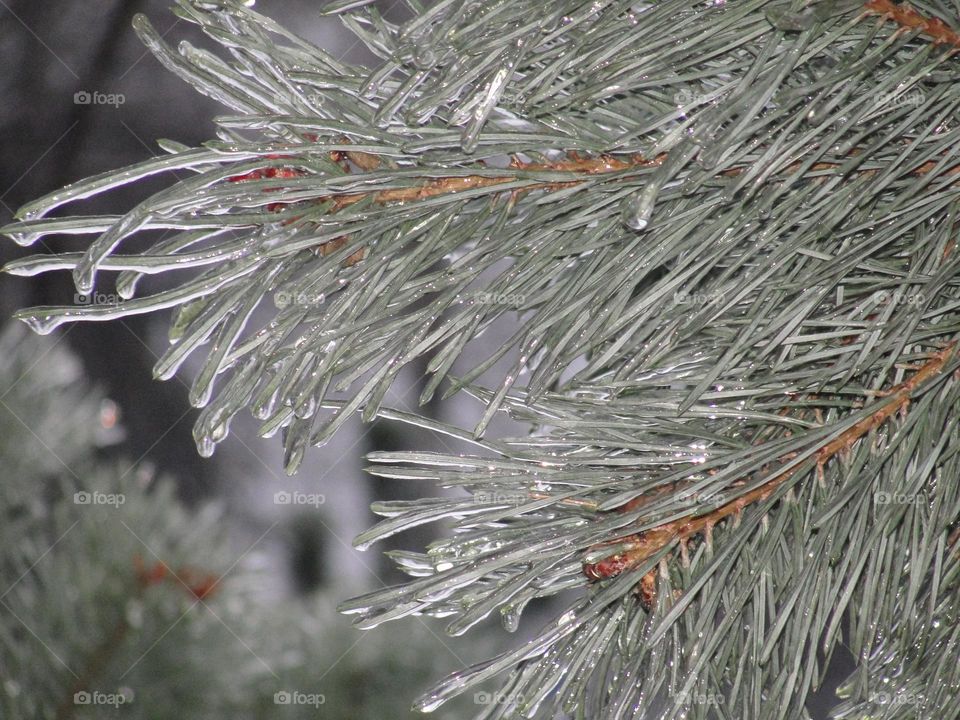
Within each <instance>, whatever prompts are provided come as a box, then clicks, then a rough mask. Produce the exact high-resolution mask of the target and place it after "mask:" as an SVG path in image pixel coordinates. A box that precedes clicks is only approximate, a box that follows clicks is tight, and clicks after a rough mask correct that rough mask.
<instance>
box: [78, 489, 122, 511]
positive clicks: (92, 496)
mask: <svg viewBox="0 0 960 720" xmlns="http://www.w3.org/2000/svg"><path fill="white" fill-rule="evenodd" d="M126 501H127V497H126V495H124V494H123V493H104V492H100V491H99V490H94V491H93V492H87V491H86V490H81V491H80V492H75V493H74V494H73V504H74V505H110V506H113V507H115V508H116V507H120V506H121V505H123V504H124V503H125V502H126Z"/></svg>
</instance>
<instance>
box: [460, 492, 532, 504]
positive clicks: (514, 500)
mask: <svg viewBox="0 0 960 720" xmlns="http://www.w3.org/2000/svg"><path fill="white" fill-rule="evenodd" d="M473 501H474V502H475V503H477V504H478V505H487V504H495V505H502V504H506V505H521V504H523V503H525V502H526V501H527V495H526V493H522V492H478V493H476V494H475V495H474V496H473Z"/></svg>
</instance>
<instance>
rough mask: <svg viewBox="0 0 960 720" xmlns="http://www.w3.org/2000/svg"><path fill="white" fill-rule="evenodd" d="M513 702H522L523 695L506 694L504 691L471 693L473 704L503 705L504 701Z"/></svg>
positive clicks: (518, 703)
mask: <svg viewBox="0 0 960 720" xmlns="http://www.w3.org/2000/svg"><path fill="white" fill-rule="evenodd" d="M508 702H510V703H513V704H515V705H520V704H523V696H522V695H515V696H508V695H507V694H506V693H495V692H483V691H481V692H475V693H474V694H473V704H474V705H505V704H506V703H508Z"/></svg>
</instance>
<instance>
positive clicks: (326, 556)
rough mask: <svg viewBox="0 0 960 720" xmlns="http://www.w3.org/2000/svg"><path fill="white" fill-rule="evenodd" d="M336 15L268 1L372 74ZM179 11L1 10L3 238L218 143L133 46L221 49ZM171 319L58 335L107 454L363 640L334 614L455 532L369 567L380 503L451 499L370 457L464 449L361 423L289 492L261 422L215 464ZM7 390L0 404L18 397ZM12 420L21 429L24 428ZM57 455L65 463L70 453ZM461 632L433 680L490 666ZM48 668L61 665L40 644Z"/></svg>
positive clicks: (406, 688) (418, 679) (9, 6)
mask: <svg viewBox="0 0 960 720" xmlns="http://www.w3.org/2000/svg"><path fill="white" fill-rule="evenodd" d="M321 5H322V3H319V2H317V0H259V1H258V2H257V6H256V9H257V10H258V11H259V12H261V13H264V14H266V15H269V16H271V17H273V18H275V19H276V20H278V21H279V22H280V23H281V24H283V25H285V26H287V27H289V28H291V29H293V30H294V31H295V32H297V33H298V34H299V35H301V36H302V37H305V38H307V39H308V40H310V41H312V42H314V43H316V44H317V45H319V46H321V47H323V48H325V49H327V50H328V51H330V52H332V53H333V54H334V55H335V56H337V57H340V58H342V59H346V60H348V61H350V62H353V63H362V64H366V63H369V62H371V61H372V58H371V57H370V56H369V55H368V54H367V53H366V50H365V48H363V47H362V46H361V45H360V44H359V43H357V42H355V40H354V38H353V36H352V35H351V34H349V33H348V32H346V31H344V30H343V28H342V27H341V26H340V24H339V22H338V21H336V20H331V19H329V18H325V17H321V15H320V13H319V8H320V6H321ZM379 5H380V9H381V12H382V13H383V14H384V16H385V17H387V18H388V19H391V20H394V21H401V20H402V19H403V18H404V16H405V13H407V12H408V8H407V7H406V6H405V5H404V4H403V3H402V2H400V0H388V1H386V2H380V3H379ZM168 6H169V2H168V0H99V1H98V2H96V3H77V2H53V1H46V0H45V1H44V2H37V0H0V53H2V57H3V58H4V62H3V67H4V70H3V71H2V72H0V91H2V96H3V99H4V102H3V103H2V105H0V156H2V157H3V162H2V163H0V225H3V224H7V223H9V222H11V221H12V219H13V214H14V213H15V212H16V210H17V208H19V207H20V206H21V205H23V204H24V203H26V202H28V201H30V200H32V199H35V198H37V197H39V196H41V195H44V194H47V193H49V192H51V191H54V190H56V189H57V188H59V187H61V186H63V185H65V184H68V183H70V182H73V181H76V180H79V179H81V178H84V177H87V176H90V175H93V174H97V173H101V172H105V171H108V170H113V169H116V168H119V167H122V166H125V165H129V164H131V163H135V162H138V161H141V160H144V159H146V158H148V157H150V156H152V155H156V154H159V149H158V147H157V144H156V139H157V138H170V139H174V140H177V141H179V142H182V143H185V144H187V145H192V146H195V145H199V144H200V143H202V142H203V141H204V140H207V139H210V138H212V137H213V136H214V131H213V123H212V122H211V118H212V117H214V116H215V115H217V114H218V113H223V112H225V110H224V108H222V107H221V106H219V105H218V104H216V103H214V102H213V101H211V100H209V99H207V98H205V97H203V96H201V95H199V94H198V93H196V92H195V91H194V90H193V89H192V88H191V87H190V86H188V85H187V84H186V83H184V82H182V81H181V80H180V79H178V78H176V77H175V76H173V75H172V74H170V73H169V72H167V71H166V70H164V69H163V68H162V67H161V65H160V64H159V63H158V62H157V61H156V60H155V59H154V58H153V56H152V55H150V54H149V53H147V52H146V51H145V50H144V48H143V47H142V45H141V44H140V42H139V40H138V39H137V37H136V36H135V34H134V32H133V31H132V29H131V20H132V18H133V16H134V15H135V14H136V13H145V14H147V15H148V16H149V17H150V19H151V21H152V22H153V24H154V25H155V26H156V27H157V28H158V29H159V30H160V32H161V33H162V34H163V35H164V36H165V38H166V40H167V41H168V42H170V43H171V44H172V45H176V44H177V43H178V42H179V41H180V40H184V39H186V40H189V41H191V42H193V43H195V44H197V45H206V46H210V43H209V41H208V40H207V39H206V38H204V37H203V36H202V35H200V34H199V33H198V32H197V31H196V29H195V28H194V27H193V26H191V25H190V24H188V23H186V22H182V21H180V20H178V19H177V18H176V17H175V16H174V15H173V14H172V13H170V12H169V7H168ZM94 93H101V94H103V95H107V96H114V97H115V98H116V102H113V103H110V104H95V103H87V102H86V99H88V98H89V96H90V95H92V94H94ZM174 179H175V178H173V177H159V178H156V179H155V180H154V181H153V182H152V183H151V182H147V183H142V184H139V185H138V186H137V187H132V188H120V189H117V190H114V191H112V192H110V193H108V194H106V195H104V196H102V197H99V198H95V199H93V200H91V201H86V202H82V203H78V204H75V205H73V206H71V208H70V209H69V211H70V212H71V213H74V214H101V213H103V214H109V213H122V212H125V211H126V210H128V209H129V208H130V207H132V206H133V205H134V204H135V203H136V202H137V201H138V200H140V199H142V198H143V197H145V196H146V195H148V194H149V193H150V192H154V191H156V190H157V189H159V188H161V187H165V186H166V185H168V184H169V183H170V182H171V181H172V180H174ZM84 241H85V240H83V239H78V238H77V237H73V238H71V237H68V236H64V237H59V238H58V237H54V238H49V239H46V240H45V241H44V242H43V243H42V244H41V245H37V246H35V247H32V248H20V247H18V246H17V245H15V244H14V243H13V242H10V241H4V242H0V262H4V263H5V262H7V261H9V260H11V259H14V258H19V257H23V256H25V255H28V254H32V253H34V252H60V251H66V250H76V249H78V243H80V242H84ZM142 289H143V291H144V292H146V291H150V290H156V289H158V286H156V285H154V286H152V287H151V286H150V285H149V283H147V284H145V285H144V286H143V287H142ZM74 292H75V290H74V288H73V285H72V281H71V278H70V276H69V273H66V272H64V273H59V274H47V275H43V276H40V277H36V278H16V277H11V276H8V275H0V317H2V318H3V320H2V323H0V324H3V325H6V324H9V322H10V321H9V320H6V318H9V317H10V315H11V313H12V312H13V311H15V310H17V309H19V308H23V307H27V306H34V305H62V304H70V303H72V302H73V301H74V298H73V295H74ZM169 320H170V317H169V315H168V314H164V313H161V314H157V315H146V316H144V315H140V316H134V317H130V318H127V319H124V320H123V321H114V322H107V323H86V324H78V325H71V326H66V327H65V328H63V329H60V330H58V331H56V332H55V333H54V334H53V336H52V338H51V342H52V343H53V346H58V347H59V348H61V349H69V351H71V352H72V353H73V354H75V356H76V357H77V358H79V360H80V363H81V365H82V374H83V375H85V376H86V378H88V379H89V381H90V382H91V383H93V384H94V385H96V386H97V387H98V388H99V389H100V390H101V391H102V392H103V393H104V395H105V397H106V400H105V403H106V404H105V405H104V406H103V407H102V408H101V420H100V421H101V423H103V424H104V425H105V426H107V425H109V427H110V428H111V429H113V430H115V432H113V433H112V435H111V439H110V442H109V443H104V445H103V447H101V448H99V449H98V453H99V455H100V456H101V457H102V459H105V460H108V461H109V460H111V459H115V460H117V461H122V462H124V463H127V464H130V465H131V466H132V465H137V466H146V467H152V468H155V470H156V472H157V473H159V474H162V475H169V476H171V477H172V478H174V479H175V482H176V486H177V493H178V495H179V498H180V500H181V501H182V502H183V503H185V504H186V505H187V506H193V507H195V506H198V505H200V504H202V503H205V502H207V501H209V500H215V501H217V502H219V503H221V504H222V505H223V506H224V507H225V515H224V518H225V522H227V523H229V525H230V528H229V530H230V536H231V538H232V542H233V545H234V546H235V547H236V548H237V549H238V554H239V550H243V549H246V548H251V547H252V548H253V550H252V551H251V552H249V553H248V554H245V556H244V557H245V559H244V562H245V563H248V564H251V563H252V564H255V565H256V566H257V567H258V570H259V571H260V572H262V573H263V574H264V577H265V580H264V582H263V587H262V590H263V591H264V592H267V593H271V594H274V595H275V596H276V597H277V599H278V601H287V600H289V599H290V598H298V597H299V598H304V599H310V598H316V597H321V598H327V599H329V602H328V601H327V600H324V602H325V603H326V604H323V603H321V605H320V606H321V607H324V608H326V609H327V610H328V611H329V612H323V613H322V616H321V614H320V613H319V611H317V610H316V609H315V608H316V607H317V606H316V605H310V606H308V605H304V607H309V608H312V609H308V610H305V612H313V613H315V614H316V615H317V616H316V617H315V618H314V619H315V621H316V622H317V623H320V624H323V625H325V626H329V625H333V626H344V627H347V626H348V625H349V618H345V617H343V616H340V615H337V614H336V613H334V612H333V611H332V603H333V602H335V601H337V600H343V599H346V598H348V597H350V596H352V595H355V594H359V593H361V592H365V591H368V590H372V589H376V588H380V587H383V586H385V585H393V584H397V583H398V582H400V581H401V580H402V579H404V578H405V576H403V575H401V574H399V573H398V572H397V571H396V570H395V569H394V568H393V565H392V563H390V562H389V561H388V560H387V559H386V558H385V557H384V556H383V554H382V551H383V550H389V549H390V548H391V547H405V548H408V549H415V550H422V549H423V547H424V545H425V544H427V543H428V542H429V541H430V539H432V538H433V537H434V535H435V534H436V532H437V528H436V527H433V526H429V527H427V528H424V529H422V530H420V531H414V532H410V533H406V534H404V535H401V536H399V537H396V538H391V540H392V541H393V542H392V543H391V542H387V543H382V544H380V545H378V546H376V547H375V548H374V549H372V550H370V551H368V552H366V553H361V552H358V551H356V550H355V549H354V548H353V547H352V546H351V541H352V539H353V537H355V536H356V535H357V534H358V533H359V532H360V531H361V530H363V529H366V528H367V527H369V526H370V525H371V524H373V523H374V522H375V521H376V519H377V518H375V516H374V515H373V514H372V513H371V512H370V510H369V504H370V502H371V501H372V500H373V499H396V498H413V497H417V496H422V495H435V494H437V491H436V490H435V489H433V488H428V487H420V486H412V485H404V486H400V485H398V484H396V483H388V482H383V481H381V480H378V479H376V478H372V477H370V476H367V475H366V474H365V473H364V472H363V466H364V460H363V458H364V456H365V455H366V454H367V453H368V452H371V451H380V450H403V449H419V450H436V451H450V450H456V449H457V448H454V447H453V446H452V444H451V442H450V441H449V440H446V441H444V440H442V439H440V438H439V437H438V436H435V435H433V434H431V433H429V432H426V431H418V430H416V429H411V428H406V427H398V426H396V425H391V424H388V423H382V422H378V423H375V424H373V425H370V426H362V425H361V424H360V422H359V420H358V421H356V422H353V423H351V424H349V425H348V426H347V427H345V428H344V429H343V430H342V431H341V432H340V433H338V434H337V435H336V437H335V438H334V439H333V440H332V441H331V442H330V444H329V445H327V446H325V447H322V448H317V449H314V450H313V451H312V453H310V454H309V455H308V457H307V459H306V461H305V463H304V465H303V467H302V469H301V470H300V472H299V473H298V475H297V476H296V477H294V478H287V477H286V476H285V475H284V473H283V469H282V451H281V446H280V442H279V440H278V439H273V440H264V439H260V438H258V437H257V435H256V425H257V423H256V422H255V421H254V420H253V419H252V418H250V417H249V415H246V416H241V417H239V418H238V419H237V421H235V422H234V424H233V426H232V429H231V435H230V437H229V438H228V439H227V440H226V441H225V442H224V443H222V444H221V445H220V446H218V448H217V451H216V453H215V454H214V456H213V457H212V458H211V459H203V458H201V457H200V456H199V455H198V454H197V451H196V447H195V444H194V441H193V438H192V435H191V429H192V425H193V422H194V420H195V418H196V415H197V412H198V411H197V410H195V409H193V408H190V406H189V404H188V400H187V388H188V387H189V384H190V382H191V380H192V376H191V368H190V367H189V366H187V367H186V368H185V370H184V371H183V372H182V375H181V376H180V377H177V378H175V379H173V380H170V381H168V382H159V381H154V380H153V379H152V375H151V369H152V367H153V365H154V363H155V362H156V360H157V358H158V357H159V355H160V354H161V353H162V352H163V349H164V348H165V346H166V344H167V328H168V324H169ZM508 333H509V328H503V329H502V331H499V332H498V331H495V332H492V333H490V334H489V337H488V338H487V339H486V342H489V343H497V342H499V340H500V339H502V338H505V337H507V336H508ZM3 362H4V359H3V358H0V363H3ZM493 372H498V369H496V368H495V369H494V370H493ZM422 382H423V366H417V367H412V368H408V369H407V371H406V372H405V373H404V374H403V375H401V377H400V380H399V383H398V384H397V387H396V389H395V392H394V394H393V397H392V398H391V402H388V403H386V404H387V405H392V406H394V407H401V408H405V409H408V410H412V409H414V408H415V407H416V399H417V397H418V395H419V394H420V390H421V383H422ZM6 390H7V388H2V389H0V393H3V392H4V391H6ZM5 412H6V408H5V406H0V414H2V413H5ZM421 412H424V413H427V414H430V415H432V416H434V417H438V418H443V419H447V420H449V421H452V422H456V423H457V424H461V425H462V424H463V423H469V422H471V420H475V418H476V408H474V407H471V406H470V405H469V401H467V400H465V399H459V400H458V399H453V400H451V401H448V402H445V403H443V404H434V405H431V406H429V407H426V408H423V409H422V410H421ZM0 420H2V421H10V422H14V421H13V419H12V418H0ZM504 430H505V428H504V427H503V426H501V427H500V428H499V429H498V428H497V427H493V428H492V434H503V432H504ZM31 431H32V428H31ZM44 440H45V441H46V440H49V442H50V444H51V446H53V447H55V445H54V443H55V441H56V438H44ZM293 492H301V493H307V494H311V495H313V496H314V497H320V496H322V497H323V499H324V502H323V503H322V504H319V503H316V504H313V505H309V504H307V505H294V504H284V503H283V502H277V501H276V497H277V493H293ZM408 622H413V623H415V624H416V623H418V622H419V621H416V620H413V621H408ZM428 622H429V621H428ZM443 625H444V623H443V622H442V621H434V622H433V623H432V625H431V629H429V630H428V631H426V632H422V631H419V630H418V633H419V635H420V636H422V643H423V645H422V646H421V651H424V650H425V651H426V652H427V653H428V654H429V655H430V662H429V663H424V666H428V665H429V666H433V667H434V668H435V667H439V668H440V669H441V670H442V672H441V673H440V674H434V675H433V677H432V680H439V679H440V677H441V676H442V675H444V674H446V673H447V672H452V671H456V670H459V669H462V668H463V667H464V666H465V665H466V664H467V663H468V662H469V661H471V660H472V661H476V660H477V659H478V656H477V642H476V640H475V639H471V638H466V639H464V638H459V639H451V638H448V637H445V636H444V635H443ZM525 625H527V624H526V623H525ZM531 629H532V628H531ZM490 630H491V631H492V632H490V633H485V635H486V637H485V639H484V642H483V643H482V645H483V646H484V652H483V653H482V654H483V655H486V656H489V655H490V654H493V653H494V652H496V651H497V650H498V648H500V647H506V645H507V643H508V642H509V643H511V644H512V642H513V641H515V638H510V637H509V636H507V635H506V633H505V632H504V631H502V630H501V629H500V628H499V625H498V624H496V623H492V624H491V626H490ZM351 632H357V631H352V630H351ZM373 632H377V630H375V631H373ZM521 633H523V631H521ZM241 634H242V633H241ZM337 637H338V638H340V640H337V642H341V643H343V645H344V646H343V647H332V648H326V649H325V652H324V654H323V657H324V658H327V659H328V660H329V663H330V667H329V668H323V667H319V668H313V670H314V671H315V674H316V675H317V676H321V675H324V674H326V672H328V671H329V670H330V669H332V668H333V666H334V665H336V664H338V663H343V662H346V661H345V660H344V659H343V658H344V657H345V656H350V655H351V654H352V655H360V654H362V647H359V646H357V647H355V646H354V644H355V643H356V640H357V638H359V637H361V635H359V634H358V635H357V636H356V638H351V636H349V635H347V634H340V635H338V636H337ZM26 641H30V639H29V638H27V639H26ZM401 644H402V643H401ZM36 652H38V653H42V652H44V650H43V649H42V647H41V645H40V644H37V646H36ZM375 656H376V653H367V655H366V656H364V657H365V658H366V659H357V662H359V663H360V664H361V665H363V663H366V664H367V666H370V663H374V664H375V663H376V659H375ZM371 667H372V666H371ZM0 669H2V663H0ZM368 669H370V668H369V667H368ZM371 672H380V671H379V670H376V669H373V670H371ZM384 672H388V673H389V675H390V677H391V682H392V683H393V686H394V687H395V688H396V690H395V691H396V692H397V694H398V695H399V697H398V698H397V699H398V702H399V704H400V711H398V713H397V714H396V716H397V717H399V716H401V715H403V714H404V713H405V712H406V708H407V707H409V703H410V701H411V700H412V698H413V697H414V696H416V695H417V694H419V692H420V691H421V690H423V689H424V687H423V684H424V681H425V680H424V672H423V668H420V669H419V670H418V669H416V663H415V662H406V663H399V664H397V663H393V664H392V665H391V666H390V667H389V669H388V670H384ZM348 675H349V674H348ZM0 679H2V678H0ZM354 681H357V678H356V677H354V678H353V680H352V682H354ZM357 717H360V714H359V712H358V714H357Z"/></svg>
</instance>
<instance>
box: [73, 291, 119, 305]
mask: <svg viewBox="0 0 960 720" xmlns="http://www.w3.org/2000/svg"><path fill="white" fill-rule="evenodd" d="M122 302H123V298H122V297H120V296H119V295H117V294H116V293H102V292H91V293H86V294H83V293H74V295H73V304H74V305H119V304H120V303H122Z"/></svg>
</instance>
